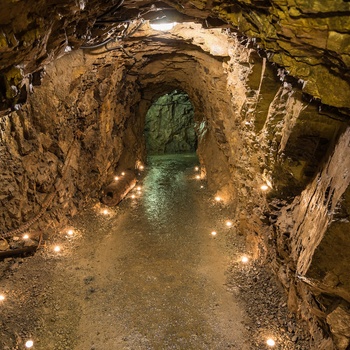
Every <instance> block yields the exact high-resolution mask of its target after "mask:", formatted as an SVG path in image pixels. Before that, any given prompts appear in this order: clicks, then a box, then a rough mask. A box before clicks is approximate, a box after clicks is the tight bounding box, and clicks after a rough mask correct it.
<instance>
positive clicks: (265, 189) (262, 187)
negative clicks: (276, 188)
mask: <svg viewBox="0 0 350 350" xmlns="http://www.w3.org/2000/svg"><path fill="white" fill-rule="evenodd" d="M260 189H261V190H262V191H267V190H268V189H269V186H267V185H261V186H260Z"/></svg>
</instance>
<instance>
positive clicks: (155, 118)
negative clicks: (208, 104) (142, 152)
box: [145, 91, 197, 154]
mask: <svg viewBox="0 0 350 350" xmlns="http://www.w3.org/2000/svg"><path fill="white" fill-rule="evenodd" d="M193 114H194V112H193V107H192V104H191V101H190V100H189V98H188V96H187V94H184V93H179V92H177V91H174V92H172V93H170V94H167V95H164V96H161V97H159V98H158V100H157V101H155V102H154V103H153V104H152V105H151V107H150V108H149V110H148V112H147V114H146V122H145V138H146V148H147V152H148V153H149V154H163V153H183V152H195V151H196V143H197V142H196V141H197V140H196V134H195V130H194V119H193Z"/></svg>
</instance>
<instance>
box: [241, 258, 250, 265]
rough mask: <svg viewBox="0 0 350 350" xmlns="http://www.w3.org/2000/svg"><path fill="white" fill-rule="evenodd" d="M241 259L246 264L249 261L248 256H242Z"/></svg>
mask: <svg viewBox="0 0 350 350" xmlns="http://www.w3.org/2000/svg"><path fill="white" fill-rule="evenodd" d="M241 261H242V263H244V264H246V263H247V262H248V261H249V259H248V258H247V257H246V256H242V258H241Z"/></svg>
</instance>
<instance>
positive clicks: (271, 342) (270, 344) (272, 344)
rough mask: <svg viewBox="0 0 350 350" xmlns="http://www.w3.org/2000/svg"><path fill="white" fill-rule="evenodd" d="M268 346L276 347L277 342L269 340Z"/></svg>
mask: <svg viewBox="0 0 350 350" xmlns="http://www.w3.org/2000/svg"><path fill="white" fill-rule="evenodd" d="M266 344H267V345H268V346H275V345H276V343H275V341H274V340H273V339H272V338H269V339H267V341H266Z"/></svg>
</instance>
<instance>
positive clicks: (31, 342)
mask: <svg viewBox="0 0 350 350" xmlns="http://www.w3.org/2000/svg"><path fill="white" fill-rule="evenodd" d="M33 345H34V342H33V340H27V341H26V348H27V349H30V348H32V347H33Z"/></svg>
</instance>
